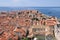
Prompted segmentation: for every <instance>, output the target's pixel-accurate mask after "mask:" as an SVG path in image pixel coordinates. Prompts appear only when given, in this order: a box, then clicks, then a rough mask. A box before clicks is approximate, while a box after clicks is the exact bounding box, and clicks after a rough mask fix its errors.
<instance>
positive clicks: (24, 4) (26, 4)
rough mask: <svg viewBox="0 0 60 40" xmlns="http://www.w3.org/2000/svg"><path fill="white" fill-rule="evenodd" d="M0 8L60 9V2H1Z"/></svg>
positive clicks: (23, 0) (5, 0)
mask: <svg viewBox="0 0 60 40" xmlns="http://www.w3.org/2000/svg"><path fill="white" fill-rule="evenodd" d="M0 7H60V0H0Z"/></svg>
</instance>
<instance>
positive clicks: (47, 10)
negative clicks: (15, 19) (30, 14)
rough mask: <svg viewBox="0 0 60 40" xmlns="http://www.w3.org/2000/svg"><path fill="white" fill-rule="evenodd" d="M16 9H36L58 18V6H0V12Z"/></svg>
mask: <svg viewBox="0 0 60 40" xmlns="http://www.w3.org/2000/svg"><path fill="white" fill-rule="evenodd" d="M17 10H38V11H40V12H42V13H43V14H46V15H48V16H55V17H57V18H60V7H0V12H1V11H17Z"/></svg>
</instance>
